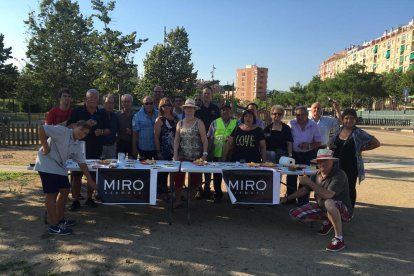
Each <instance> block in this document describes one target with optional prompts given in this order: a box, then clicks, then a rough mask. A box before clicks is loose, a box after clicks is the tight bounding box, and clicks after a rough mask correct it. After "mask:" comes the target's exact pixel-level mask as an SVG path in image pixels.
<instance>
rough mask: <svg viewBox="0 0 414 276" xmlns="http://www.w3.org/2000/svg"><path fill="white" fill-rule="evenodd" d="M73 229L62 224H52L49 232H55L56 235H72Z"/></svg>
mask: <svg viewBox="0 0 414 276" xmlns="http://www.w3.org/2000/svg"><path fill="white" fill-rule="evenodd" d="M72 232H73V231H72V229H69V228H66V227H61V226H60V225H56V226H50V227H49V234H55V235H62V236H63V235H71V234H72Z"/></svg>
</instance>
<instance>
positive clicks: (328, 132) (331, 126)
mask: <svg viewBox="0 0 414 276" xmlns="http://www.w3.org/2000/svg"><path fill="white" fill-rule="evenodd" d="M332 108H333V109H334V110H335V117H332V116H322V111H323V110H322V106H321V104H320V103H319V102H314V103H313V104H312V106H311V117H310V118H309V119H310V120H311V121H314V122H315V123H316V124H317V125H318V128H319V133H320V135H321V146H327V145H328V142H329V139H330V138H331V137H332V136H333V135H334V134H335V133H336V131H337V130H338V129H339V124H340V123H341V119H340V118H341V109H340V108H339V105H338V103H337V102H336V101H332Z"/></svg>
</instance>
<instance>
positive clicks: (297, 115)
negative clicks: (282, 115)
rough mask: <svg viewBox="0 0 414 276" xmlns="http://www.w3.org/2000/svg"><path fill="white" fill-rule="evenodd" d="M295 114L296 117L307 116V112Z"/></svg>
mask: <svg viewBox="0 0 414 276" xmlns="http://www.w3.org/2000/svg"><path fill="white" fill-rule="evenodd" d="M295 116H296V117H299V116H306V114H304V113H302V114H295Z"/></svg>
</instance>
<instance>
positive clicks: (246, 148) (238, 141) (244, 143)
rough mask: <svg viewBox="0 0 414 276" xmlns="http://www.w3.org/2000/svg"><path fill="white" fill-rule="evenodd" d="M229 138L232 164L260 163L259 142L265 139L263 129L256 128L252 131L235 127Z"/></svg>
mask: <svg viewBox="0 0 414 276" xmlns="http://www.w3.org/2000/svg"><path fill="white" fill-rule="evenodd" d="M231 137H233V139H234V140H233V144H234V146H233V152H232V156H231V161H232V162H236V161H239V162H255V163H260V162H261V161H262V155H261V153H260V141H261V140H264V139H265V136H264V132H263V129H261V128H260V127H256V128H255V129H253V130H248V131H245V130H242V129H241V128H240V127H236V128H235V129H234V130H233V132H232V134H231Z"/></svg>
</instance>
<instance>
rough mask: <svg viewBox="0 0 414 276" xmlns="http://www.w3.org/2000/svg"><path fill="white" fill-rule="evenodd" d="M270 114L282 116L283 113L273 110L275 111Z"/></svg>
mask: <svg viewBox="0 0 414 276" xmlns="http://www.w3.org/2000/svg"><path fill="white" fill-rule="evenodd" d="M272 115H274V116H276V115H279V116H282V115H283V113H279V112H275V113H272Z"/></svg>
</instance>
